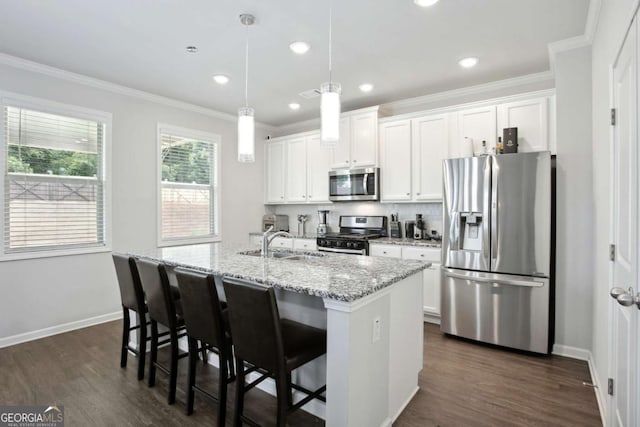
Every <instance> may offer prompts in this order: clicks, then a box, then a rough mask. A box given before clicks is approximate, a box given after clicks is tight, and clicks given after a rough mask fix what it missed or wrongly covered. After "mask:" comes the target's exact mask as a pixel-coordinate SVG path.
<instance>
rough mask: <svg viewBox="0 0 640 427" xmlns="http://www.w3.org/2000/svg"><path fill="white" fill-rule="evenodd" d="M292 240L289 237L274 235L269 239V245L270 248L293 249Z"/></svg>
mask: <svg viewBox="0 0 640 427" xmlns="http://www.w3.org/2000/svg"><path fill="white" fill-rule="evenodd" d="M293 241H294V239H291V238H289V237H276V238H274V239H273V240H272V241H271V244H270V245H269V247H271V248H282V249H293Z"/></svg>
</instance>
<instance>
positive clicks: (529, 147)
mask: <svg viewBox="0 0 640 427" xmlns="http://www.w3.org/2000/svg"><path fill="white" fill-rule="evenodd" d="M547 104H548V102H547V98H536V99H527V100H525V101H517V102H510V103H507V104H501V105H499V106H498V136H500V135H502V130H503V129H504V128H514V127H516V128H518V152H521V153H525V152H529V151H545V150H548V149H549V130H548V123H549V113H548V107H547Z"/></svg>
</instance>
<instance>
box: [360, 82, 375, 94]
mask: <svg viewBox="0 0 640 427" xmlns="http://www.w3.org/2000/svg"><path fill="white" fill-rule="evenodd" d="M358 87H359V88H360V90H361V91H363V92H371V91H372V90H373V85H372V84H371V83H362V84H361V85H360V86H358Z"/></svg>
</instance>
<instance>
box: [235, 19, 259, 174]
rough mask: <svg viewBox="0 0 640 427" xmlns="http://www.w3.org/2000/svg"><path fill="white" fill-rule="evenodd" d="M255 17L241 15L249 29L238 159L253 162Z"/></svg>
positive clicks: (239, 113) (239, 123) (241, 21)
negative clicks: (252, 43) (251, 42)
mask: <svg viewBox="0 0 640 427" xmlns="http://www.w3.org/2000/svg"><path fill="white" fill-rule="evenodd" d="M254 22H255V17H254V16H253V15H249V14H246V13H245V14H242V15H240V23H241V24H242V25H244V26H245V28H246V29H247V42H246V45H245V79H244V107H240V108H239V109H238V161H239V162H242V163H253V162H255V160H256V156H255V122H254V120H253V108H251V107H249V26H251V25H253V23H254Z"/></svg>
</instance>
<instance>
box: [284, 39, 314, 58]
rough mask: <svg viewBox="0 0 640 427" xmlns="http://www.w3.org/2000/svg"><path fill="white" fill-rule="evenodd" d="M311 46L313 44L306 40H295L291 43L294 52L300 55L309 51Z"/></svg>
mask: <svg viewBox="0 0 640 427" xmlns="http://www.w3.org/2000/svg"><path fill="white" fill-rule="evenodd" d="M310 48H311V46H309V43H305V42H293V43H291V44H290V45H289V49H291V50H292V51H293V52H294V53H297V54H298V55H302V54H305V53H307V52H308V51H309V49H310Z"/></svg>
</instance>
